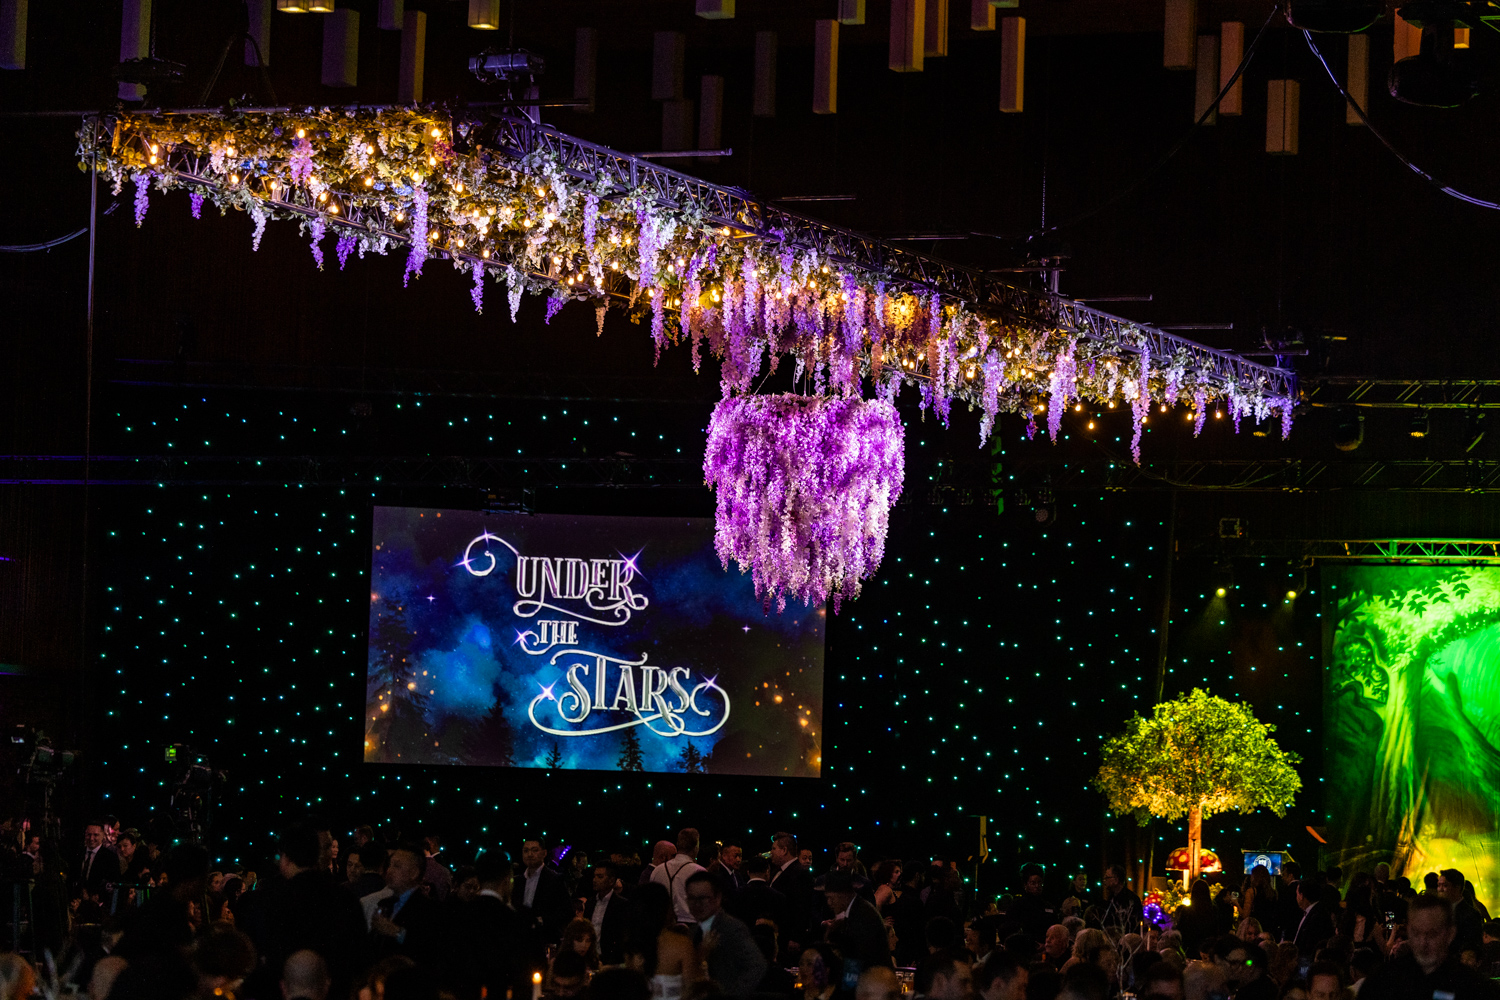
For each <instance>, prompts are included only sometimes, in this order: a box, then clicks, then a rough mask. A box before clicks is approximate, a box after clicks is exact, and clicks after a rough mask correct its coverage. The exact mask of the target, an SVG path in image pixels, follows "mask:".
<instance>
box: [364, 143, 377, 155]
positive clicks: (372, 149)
mask: <svg viewBox="0 0 1500 1000" xmlns="http://www.w3.org/2000/svg"><path fill="white" fill-rule="evenodd" d="M365 152H366V153H373V152H375V147H374V146H372V145H370V144H369V143H365Z"/></svg>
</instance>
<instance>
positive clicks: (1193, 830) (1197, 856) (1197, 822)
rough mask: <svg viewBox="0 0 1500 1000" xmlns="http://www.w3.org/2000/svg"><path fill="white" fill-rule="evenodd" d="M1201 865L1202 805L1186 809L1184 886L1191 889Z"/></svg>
mask: <svg viewBox="0 0 1500 1000" xmlns="http://www.w3.org/2000/svg"><path fill="white" fill-rule="evenodd" d="M1202 867H1203V806H1202V805H1194V806H1193V807H1192V808H1191V809H1189V810H1188V867H1187V875H1186V876H1185V881H1186V886H1185V888H1188V889H1191V888H1192V887H1193V882H1194V881H1195V880H1196V879H1197V878H1198V875H1199V872H1200V870H1201V869H1202Z"/></svg>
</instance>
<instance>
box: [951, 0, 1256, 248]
mask: <svg viewBox="0 0 1500 1000" xmlns="http://www.w3.org/2000/svg"><path fill="white" fill-rule="evenodd" d="M1280 13H1281V5H1280V4H1277V5H1276V6H1275V7H1273V8H1271V14H1270V16H1269V17H1267V18H1266V23H1265V24H1262V25H1261V26H1260V30H1259V31H1257V32H1256V33H1255V38H1253V39H1252V40H1251V42H1250V47H1249V48H1247V49H1246V50H1245V57H1244V58H1243V59H1241V60H1240V64H1239V66H1237V67H1235V71H1234V75H1233V76H1231V77H1230V78H1229V82H1227V83H1225V84H1224V86H1223V87H1222V88H1221V89H1220V90H1219V94H1218V96H1217V97H1215V98H1214V100H1213V103H1212V104H1210V105H1209V106H1208V107H1207V108H1204V109H1203V114H1202V115H1200V116H1199V118H1198V120H1197V121H1195V122H1193V125H1192V127H1191V128H1189V129H1188V130H1187V131H1186V132H1185V133H1183V136H1182V138H1180V139H1178V140H1177V142H1175V143H1174V144H1173V145H1172V148H1171V149H1168V150H1167V151H1166V153H1164V154H1163V155H1162V157H1161V159H1159V160H1157V161H1156V162H1155V163H1153V164H1152V165H1151V166H1150V167H1149V168H1147V170H1146V171H1145V172H1144V173H1142V174H1141V175H1140V176H1139V177H1137V178H1136V179H1135V180H1133V181H1131V182H1130V183H1129V184H1127V185H1125V186H1124V187H1123V188H1121V189H1120V190H1118V191H1116V192H1115V193H1114V194H1113V195H1111V196H1110V197H1109V198H1107V199H1105V200H1104V201H1102V202H1100V203H1099V204H1097V205H1095V206H1094V207H1093V208H1091V209H1089V210H1088V211H1086V212H1081V213H1079V214H1078V215H1075V216H1073V217H1072V218H1069V219H1064V220H1063V221H1062V222H1059V223H1057V224H1056V225H1053V226H1046V227H1044V228H1042V229H1038V230H1035V231H1033V232H1032V233H1031V235H1030V236H1029V237H1027V238H1028V239H1034V238H1035V237H1038V236H1045V235H1046V234H1047V233H1051V232H1056V231H1057V230H1059V229H1065V228H1067V227H1068V226H1074V225H1077V224H1078V223H1080V222H1082V221H1083V220H1085V219H1089V218H1092V217H1094V216H1096V215H1098V214H1099V213H1100V212H1102V211H1104V210H1105V209H1106V208H1109V207H1110V206H1111V205H1114V204H1115V203H1116V202H1118V201H1120V200H1121V199H1122V198H1124V197H1125V196H1126V195H1128V194H1130V192H1132V191H1134V190H1135V189H1136V188H1138V187H1140V186H1141V185H1142V184H1144V183H1145V182H1146V180H1147V179H1148V178H1150V177H1151V176H1152V175H1153V174H1155V173H1156V172H1157V171H1158V170H1160V169H1161V168H1162V167H1164V166H1166V165H1167V161H1169V160H1170V159H1172V157H1174V156H1176V155H1177V154H1178V153H1179V152H1181V150H1182V147H1183V146H1186V145H1187V141H1188V140H1189V139H1191V138H1192V137H1193V133H1195V132H1197V131H1198V129H1199V127H1200V126H1201V125H1202V124H1203V123H1204V122H1206V121H1208V116H1209V115H1211V114H1213V113H1214V111H1215V110H1217V108H1218V107H1219V102H1220V101H1222V100H1223V99H1224V98H1225V96H1227V95H1228V93H1229V91H1230V90H1231V89H1232V88H1233V87H1234V85H1235V84H1236V83H1238V82H1239V79H1240V77H1241V76H1242V75H1243V74H1244V72H1245V69H1246V67H1248V66H1249V65H1250V60H1251V59H1252V58H1253V57H1254V56H1255V48H1256V46H1258V45H1259V44H1260V42H1261V39H1262V38H1264V37H1265V35H1266V31H1267V29H1269V28H1270V27H1271V22H1272V21H1274V20H1275V19H1276V15H1278V14H1280ZM975 235H988V234H975Z"/></svg>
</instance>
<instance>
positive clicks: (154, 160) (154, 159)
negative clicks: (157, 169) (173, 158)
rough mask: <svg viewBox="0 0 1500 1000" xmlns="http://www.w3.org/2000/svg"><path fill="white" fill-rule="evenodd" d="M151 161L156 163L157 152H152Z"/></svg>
mask: <svg viewBox="0 0 1500 1000" xmlns="http://www.w3.org/2000/svg"><path fill="white" fill-rule="evenodd" d="M151 162H152V163H155V162H156V154H155V153H152V154H151Z"/></svg>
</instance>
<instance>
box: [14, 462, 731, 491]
mask: <svg viewBox="0 0 1500 1000" xmlns="http://www.w3.org/2000/svg"><path fill="white" fill-rule="evenodd" d="M84 476H85V471H84V458H83V456H82V455H0V484H6V485H38V486H69V485H81V484H82V483H83V482H84ZM87 481H88V482H89V483H90V484H92V485H98V486H216V487H228V486H273V485H303V486H337V485H343V484H358V485H364V486H370V487H376V486H387V487H406V486H458V487H473V488H475V489H483V488H488V487H504V486H517V487H526V486H610V487H630V488H650V489H662V488H683V487H695V488H701V487H702V486H703V465H702V461H701V460H700V459H696V458H686V457H671V458H646V459H642V458H633V457H623V456H609V457H599V458H593V457H590V456H587V455H583V456H567V457H556V456H535V457H532V456H514V457H498V456H480V455H445V456H438V455H421V456H390V457H379V458H370V457H361V456H353V455H189V456H183V455H95V456H92V457H90V458H89V459H88V471H87Z"/></svg>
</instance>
